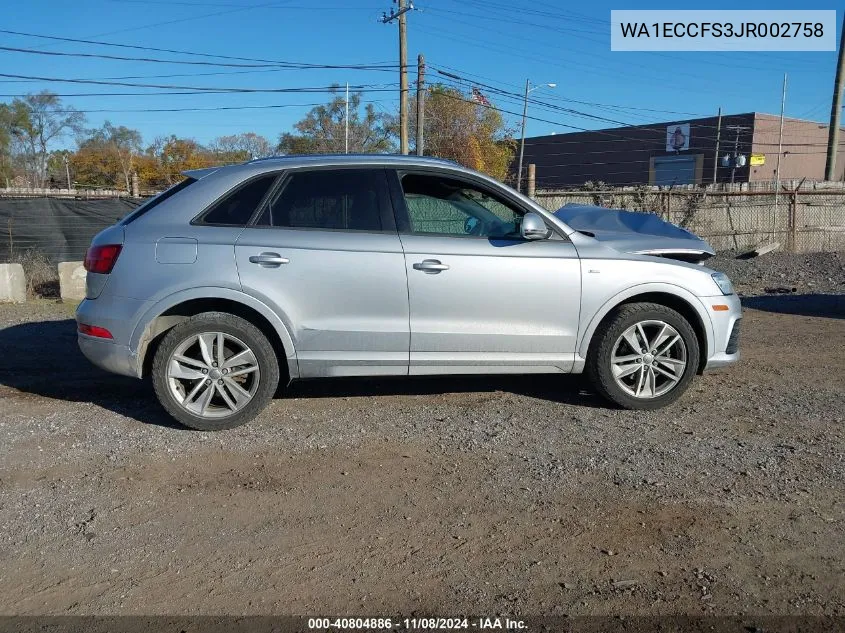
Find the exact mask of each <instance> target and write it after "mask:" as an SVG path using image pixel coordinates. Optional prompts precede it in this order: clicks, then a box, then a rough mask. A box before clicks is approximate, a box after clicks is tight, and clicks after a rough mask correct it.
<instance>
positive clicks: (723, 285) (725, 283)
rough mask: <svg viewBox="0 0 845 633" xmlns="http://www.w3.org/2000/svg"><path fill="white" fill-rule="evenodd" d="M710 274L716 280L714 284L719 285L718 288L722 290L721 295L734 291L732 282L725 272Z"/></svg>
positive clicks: (730, 293)
mask: <svg viewBox="0 0 845 633" xmlns="http://www.w3.org/2000/svg"><path fill="white" fill-rule="evenodd" d="M710 276H711V277H712V278H713V281H715V282H716V285H717V286H719V290H721V291H722V294H723V295H732V294H733V293H734V287H733V284H732V283H731V280H730V279H728V276H727V275H726V274H725V273H713V274H712V275H710Z"/></svg>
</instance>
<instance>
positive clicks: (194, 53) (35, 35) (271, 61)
mask: <svg viewBox="0 0 845 633" xmlns="http://www.w3.org/2000/svg"><path fill="white" fill-rule="evenodd" d="M0 33H5V34H7V35H20V36H21V37H33V38H37V39H46V40H53V41H60V42H72V43H74V44H91V45H94V46H112V47H115V48H128V49H133V50H140V51H151V52H155V53H173V54H175V55H190V56H193V57H205V58H211V59H229V60H233V61H240V62H258V63H264V64H269V65H274V66H280V65H281V66H284V65H289V64H293V65H300V66H303V67H312V66H313V67H315V68H319V67H320V66H323V64H307V63H304V62H291V61H285V60H278V59H261V58H254V57H235V56H232V55H217V54H214V53H203V52H198V51H188V50H180V49H174V48H157V47H154V46H140V45H136V44H117V43H114V42H103V41H100V40H89V39H80V38H74V37H60V36H58V35H42V34H39V33H26V32H24V31H10V30H8V29H0ZM383 63H385V62H374V63H373V65H378V64H383ZM388 63H391V64H393V63H394V62H388ZM355 66H356V64H351V65H343V64H339V65H337V66H336V68H338V69H344V68H347V67H349V68H354V67H355ZM357 66H360V64H358V65H357ZM394 67H395V66H394Z"/></svg>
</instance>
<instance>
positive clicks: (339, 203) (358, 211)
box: [257, 169, 386, 231]
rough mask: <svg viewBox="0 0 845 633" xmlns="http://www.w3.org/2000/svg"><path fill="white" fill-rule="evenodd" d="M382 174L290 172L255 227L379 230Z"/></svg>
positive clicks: (383, 186) (383, 185)
mask: <svg viewBox="0 0 845 633" xmlns="http://www.w3.org/2000/svg"><path fill="white" fill-rule="evenodd" d="M385 198H386V183H385V177H384V172H383V171H382V170H375V169H336V170H332V169H320V170H315V171H303V172H293V173H292V174H291V175H290V176H289V177H288V179H287V181H286V182H285V184H284V186H283V187H282V189H281V190H280V191H279V192H278V193H276V194H275V195H274V196H273V198H272V199H271V200H270V202H269V204H268V205H267V208H266V209H265V210H264V213H263V214H262V216H261V218H259V220H258V222H257V224H258V225H263V226H275V227H285V228H303V229H335V230H346V231H381V230H383V228H384V227H383V226H382V220H381V219H382V212H383V208H382V207H383V205H384V204H385Z"/></svg>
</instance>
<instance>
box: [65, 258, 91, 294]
mask: <svg viewBox="0 0 845 633" xmlns="http://www.w3.org/2000/svg"><path fill="white" fill-rule="evenodd" d="M85 275H86V273H85V268H84V267H83V266H82V262H59V296H61V298H62V300H63V301H82V300H83V299H84V298H85Z"/></svg>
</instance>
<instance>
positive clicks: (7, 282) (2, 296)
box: [0, 264, 26, 303]
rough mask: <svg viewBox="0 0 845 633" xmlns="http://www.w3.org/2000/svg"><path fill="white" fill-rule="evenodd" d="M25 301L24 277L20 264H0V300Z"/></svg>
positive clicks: (7, 301)
mask: <svg viewBox="0 0 845 633" xmlns="http://www.w3.org/2000/svg"><path fill="white" fill-rule="evenodd" d="M24 301H26V277H24V274H23V266H21V265H20V264H0V302H5V303H9V302H11V303H23V302H24Z"/></svg>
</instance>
